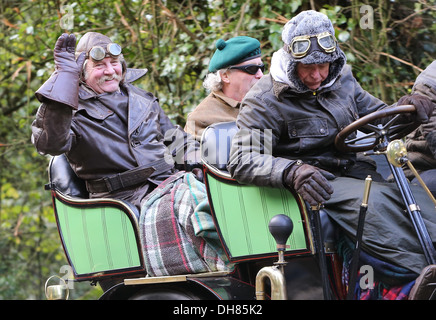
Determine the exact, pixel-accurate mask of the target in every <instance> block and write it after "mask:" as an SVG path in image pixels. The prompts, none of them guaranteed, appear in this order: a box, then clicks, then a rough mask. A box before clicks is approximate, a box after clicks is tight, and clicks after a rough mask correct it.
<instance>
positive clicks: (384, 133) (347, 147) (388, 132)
mask: <svg viewBox="0 0 436 320" xmlns="http://www.w3.org/2000/svg"><path fill="white" fill-rule="evenodd" d="M412 112H415V107H414V106H413V105H404V106H396V107H390V108H384V109H381V110H378V111H375V112H373V113H370V114H368V115H366V116H364V117H362V118H360V119H358V120H356V121H354V122H353V123H351V124H350V125H348V126H347V127H345V128H344V129H343V130H342V131H341V132H339V133H338V134H337V136H336V140H335V146H336V148H337V149H338V150H340V151H343V152H361V151H367V150H371V149H374V148H375V147H376V146H377V145H378V144H379V143H380V141H381V139H385V140H388V141H390V140H393V139H398V138H401V137H404V136H405V135H407V134H408V133H410V132H412V131H413V130H415V129H416V128H417V127H418V126H419V124H417V123H412V122H409V123H397V122H398V120H399V118H400V116H401V114H403V113H412ZM392 116H393V117H392ZM386 117H392V119H389V120H388V121H387V122H386V123H385V124H383V125H381V124H380V125H374V124H372V123H373V122H374V121H376V120H379V119H383V118H386ZM357 131H360V132H362V135H360V136H358V137H356V138H352V139H350V138H349V137H350V136H351V135H352V134H353V133H354V132H357Z"/></svg>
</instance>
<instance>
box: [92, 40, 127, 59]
mask: <svg viewBox="0 0 436 320" xmlns="http://www.w3.org/2000/svg"><path fill="white" fill-rule="evenodd" d="M107 54H109V55H111V56H112V57H118V56H119V55H120V54H121V46H120V45H119V44H117V43H109V44H108V45H107V46H106V50H105V49H104V48H103V47H100V46H95V47H92V48H91V50H89V53H88V56H89V57H91V58H92V59H93V60H95V61H101V60H103V59H104V58H105V57H106V55H107Z"/></svg>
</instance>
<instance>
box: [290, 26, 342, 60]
mask: <svg viewBox="0 0 436 320" xmlns="http://www.w3.org/2000/svg"><path fill="white" fill-rule="evenodd" d="M314 38H316V40H315V39H314ZM312 45H313V46H314V49H315V47H316V46H317V45H318V46H319V47H320V48H321V49H322V50H323V51H324V52H326V53H332V52H334V51H335V50H336V38H335V37H334V36H333V35H332V34H330V32H323V33H320V34H317V35H314V36H298V37H295V38H294V39H292V42H291V44H290V45H289V47H288V50H289V52H290V53H291V54H292V55H293V56H294V58H303V57H305V56H306V55H307V54H308V53H309V49H310V47H311V46H312Z"/></svg>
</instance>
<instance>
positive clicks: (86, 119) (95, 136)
mask: <svg viewBox="0 0 436 320" xmlns="http://www.w3.org/2000/svg"><path fill="white" fill-rule="evenodd" d="M145 73H146V70H137V69H128V71H127V74H126V77H125V79H126V80H125V81H124V82H123V84H121V91H120V92H119V93H104V94H100V95H97V94H95V93H94V92H93V91H91V90H90V89H88V88H86V87H85V86H84V85H83V84H80V86H79V90H78V95H79V103H78V108H77V110H75V109H74V108H71V106H69V105H67V104H64V103H61V102H57V101H53V100H49V99H46V98H41V97H39V98H40V100H42V102H43V103H42V105H41V106H40V108H39V109H38V112H37V114H36V119H35V120H34V122H33V123H32V142H33V143H34V145H35V147H36V149H37V150H38V152H39V153H41V154H50V155H58V154H62V153H65V154H66V156H67V158H68V160H69V162H70V164H71V166H72V168H73V170H74V171H75V172H76V174H77V175H78V176H79V177H80V178H82V179H84V180H86V181H95V180H97V179H101V178H104V177H108V176H112V175H115V174H118V173H122V172H125V171H128V170H131V169H134V168H137V167H144V168H147V167H148V166H150V165H151V164H152V163H156V162H159V161H160V160H163V159H165V161H160V167H159V168H156V171H154V173H152V174H151V176H149V177H148V179H147V181H144V183H143V184H142V185H140V186H137V185H136V186H134V187H133V188H125V189H122V190H118V191H116V192H115V193H112V194H110V195H109V194H108V193H107V192H103V193H96V194H91V195H90V196H91V197H100V196H111V197H115V198H122V199H123V198H125V199H126V200H131V199H130V198H132V197H136V196H137V195H138V194H141V197H142V196H144V195H145V194H146V193H147V192H148V191H149V187H150V182H151V183H152V185H153V186H155V185H157V184H159V183H161V182H162V181H163V180H165V179H166V178H167V177H169V176H170V175H171V174H173V173H174V172H175V171H176V167H177V168H179V169H185V168H186V167H185V164H191V165H195V164H196V163H199V161H200V160H199V157H198V155H197V152H199V146H198V143H197V142H196V141H195V140H193V139H192V138H189V137H188V136H187V134H186V133H185V132H184V131H183V130H182V129H181V128H180V127H179V126H175V125H173V124H172V123H171V121H170V119H169V118H168V117H167V116H166V115H165V113H164V111H163V110H162V108H161V107H160V106H159V104H158V100H157V98H156V97H155V96H154V95H152V94H151V93H149V92H146V91H144V90H141V89H139V88H138V87H135V86H133V85H132V84H131V82H132V81H134V80H137V79H139V78H140V77H142V76H144V75H145ZM70 89H71V90H72V89H73V88H65V90H70ZM58 90H59V88H58ZM37 97H38V95H37ZM133 193H137V195H134V194H133ZM132 202H134V201H132ZM136 204H137V203H136Z"/></svg>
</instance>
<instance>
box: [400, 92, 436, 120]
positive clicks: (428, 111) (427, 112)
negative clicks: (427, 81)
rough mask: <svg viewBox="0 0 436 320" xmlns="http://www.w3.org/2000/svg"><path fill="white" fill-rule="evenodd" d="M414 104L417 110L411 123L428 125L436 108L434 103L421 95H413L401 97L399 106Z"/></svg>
mask: <svg viewBox="0 0 436 320" xmlns="http://www.w3.org/2000/svg"><path fill="white" fill-rule="evenodd" d="M405 104H412V105H414V106H415V108H416V115H414V118H411V119H410V120H411V121H414V122H419V123H427V122H428V121H429V120H430V117H431V115H432V113H433V110H434V108H435V105H434V103H433V102H432V101H431V100H430V99H429V98H428V97H426V96H423V95H420V94H411V95H406V96H404V97H401V98H400V100H398V103H397V105H399V106H401V105H405Z"/></svg>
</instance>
